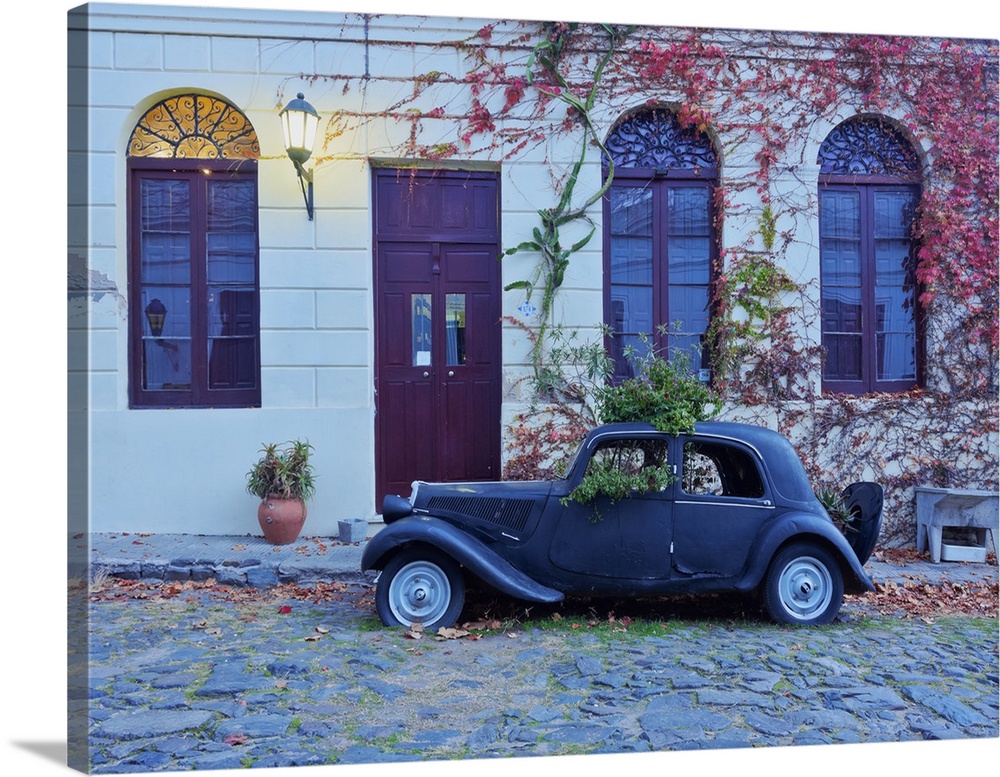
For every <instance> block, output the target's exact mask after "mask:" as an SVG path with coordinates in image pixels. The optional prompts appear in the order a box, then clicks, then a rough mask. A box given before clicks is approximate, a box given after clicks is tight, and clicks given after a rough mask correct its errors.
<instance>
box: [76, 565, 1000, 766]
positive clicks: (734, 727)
mask: <svg viewBox="0 0 1000 777" xmlns="http://www.w3.org/2000/svg"><path fill="white" fill-rule="evenodd" d="M335 590H339V591H342V593H340V594H334V595H333V596H326V597H325V598H324V599H323V601H320V602H318V603H316V602H311V601H308V600H307V599H303V598H294V599H293V598H287V599H283V598H281V596H280V594H279V595H267V596H264V595H262V596H261V597H260V598H259V599H254V598H253V597H248V596H241V597H237V598H232V597H229V596H227V595H226V594H225V593H224V591H225V589H218V588H217V589H212V588H198V587H190V588H188V589H187V590H183V591H180V592H175V595H172V596H170V597H163V598H157V597H154V596H152V595H148V596H140V597H138V598H137V597H135V596H134V595H133V596H131V597H105V598H101V597H95V600H94V601H93V602H92V603H91V606H90V618H91V635H90V638H91V644H90V660H89V671H90V717H91V720H90V742H91V768H92V770H93V771H94V772H95V773H108V774H110V773H118V772H130V771H160V770H167V771H173V770H189V769H232V768H241V767H247V766H250V767H265V766H293V765H312V764H331V763H337V764H359V763H364V764H377V763H389V762H400V761H426V760H439V759H467V758H487V759H489V758H495V757H510V756H542V755H561V754H581V753H625V752H650V751H666V750H693V749H722V748H748V747H778V746H793V745H795V746H797V745H819V744H839V743H858V742H906V741H921V740H939V739H973V738H974V739H982V738H995V737H997V735H998V702H997V689H998V667H997V633H996V629H997V623H996V620H995V619H975V618H964V617H955V618H945V619H941V620H937V621H934V622H927V621H925V620H921V619H903V618H888V617H872V618H868V617H856V616H851V615H849V616H848V617H847V618H846V622H844V623H837V624H834V625H833V626H831V627H827V628H822V629H810V630H807V629H799V630H796V629H781V628H778V627H775V626H773V625H771V624H769V623H767V622H765V621H763V620H755V619H753V618H749V619H726V618H721V619H716V618H712V619H709V620H702V619H698V618H693V617H680V618H673V619H671V620H669V621H665V622H664V623H662V624H659V623H653V624H647V627H646V628H645V629H643V630H639V629H629V630H622V631H615V630H614V629H609V628H602V629H588V628H586V627H583V628H580V627H579V624H576V627H575V628H574V626H573V625H572V624H570V623H569V622H559V621H558V620H552V619H549V618H547V619H542V618H529V619H528V621H527V622H525V623H520V624H518V623H515V624H512V625H506V626H505V628H504V629H502V630H498V631H490V632H487V633H485V634H484V635H483V636H481V637H480V638H478V639H468V638H463V639H448V640H443V641H436V640H435V639H434V638H433V636H432V635H423V637H422V638H421V639H413V638H412V635H411V636H407V635H406V634H405V632H403V631H402V630H398V629H385V628H382V627H381V626H379V625H378V622H377V619H376V617H375V614H374V608H373V606H372V604H371V599H370V594H369V591H368V590H367V589H366V588H365V587H363V586H358V585H348V586H340V587H339V588H338V589H335ZM650 625H651V626H652V628H650ZM810 752H813V753H815V752H816V751H815V750H812V751H810Z"/></svg>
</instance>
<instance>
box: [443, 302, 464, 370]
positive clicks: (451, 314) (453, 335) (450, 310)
mask: <svg viewBox="0 0 1000 777" xmlns="http://www.w3.org/2000/svg"><path fill="white" fill-rule="evenodd" d="M445 305H446V307H447V318H446V320H445V334H446V336H447V341H446V346H447V348H446V350H447V354H446V359H445V362H446V363H447V364H448V366H452V365H456V364H465V361H466V354H465V295H464V294H447V295H445Z"/></svg>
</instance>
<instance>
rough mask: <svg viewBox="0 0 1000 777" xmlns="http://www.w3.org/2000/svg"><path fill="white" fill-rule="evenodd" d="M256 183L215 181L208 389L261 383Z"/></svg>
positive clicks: (210, 220) (209, 225)
mask: <svg viewBox="0 0 1000 777" xmlns="http://www.w3.org/2000/svg"><path fill="white" fill-rule="evenodd" d="M254 212H255V206H254V184H253V183H252V182H250V181H226V180H213V181H211V182H210V183H209V188H208V212H207V214H206V235H205V245H206V275H207V281H208V297H207V300H208V387H209V388H210V389H234V388H254V387H255V386H256V383H257V345H256V329H257V326H256V321H257V307H256V299H257V295H256V283H257V259H256V257H257V233H256V225H255V220H254V219H255V217H254Z"/></svg>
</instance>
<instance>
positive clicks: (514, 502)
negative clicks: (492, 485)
mask: <svg viewBox="0 0 1000 777" xmlns="http://www.w3.org/2000/svg"><path fill="white" fill-rule="evenodd" d="M532 504H533V502H532V501H531V500H528V499H500V498H496V497H476V496H435V497H431V499H430V501H429V502H428V504H427V507H428V509H429V510H431V511H432V512H437V511H440V512H448V513H458V514H459V515H465V516H469V517H470V518H478V519H479V520H481V521H488V522H490V523H493V524H496V525H497V526H501V527H503V528H504V529H510V530H511V531H523V530H524V527H525V525H526V524H527V522H528V516H529V515H530V514H531V506H532Z"/></svg>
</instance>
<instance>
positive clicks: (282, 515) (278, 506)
mask: <svg viewBox="0 0 1000 777" xmlns="http://www.w3.org/2000/svg"><path fill="white" fill-rule="evenodd" d="M257 520H258V521H259V522H260V528H261V531H263V532H264V539H266V540H267V541H268V542H270V543H271V544H272V545H288V544H289V543H291V542H295V540H296V539H297V538H298V536H299V532H301V531H302V524H304V523H305V521H306V503H305V502H303V501H302V500H301V499H274V498H272V497H268V498H267V499H265V500H264V501H263V502H261V503H260V507H258V508H257Z"/></svg>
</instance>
